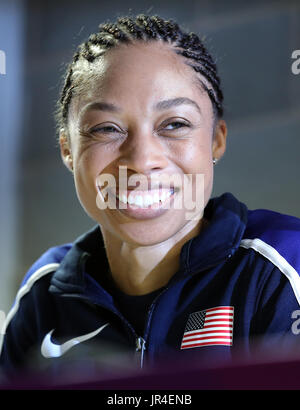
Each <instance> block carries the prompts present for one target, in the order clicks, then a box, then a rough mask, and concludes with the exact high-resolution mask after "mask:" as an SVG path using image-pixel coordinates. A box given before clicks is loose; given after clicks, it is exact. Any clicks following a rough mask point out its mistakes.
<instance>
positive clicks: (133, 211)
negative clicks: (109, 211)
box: [110, 188, 179, 219]
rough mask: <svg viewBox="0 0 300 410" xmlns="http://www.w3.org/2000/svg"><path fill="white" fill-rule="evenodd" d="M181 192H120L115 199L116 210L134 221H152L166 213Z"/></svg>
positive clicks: (163, 190) (175, 190)
mask: <svg viewBox="0 0 300 410" xmlns="http://www.w3.org/2000/svg"><path fill="white" fill-rule="evenodd" d="M178 191H179V190H178V189H176V188H170V189H165V188H163V189H162V188H160V189H153V190H149V191H139V190H137V189H135V190H127V191H121V192H118V193H117V194H116V195H113V194H112V193H110V194H111V195H113V196H114V197H115V201H116V209H117V211H119V212H121V213H122V214H124V215H126V216H127V217H130V218H134V219H151V218H156V217H158V216H160V215H162V214H164V213H166V212H167V211H168V210H169V209H170V208H171V205H172V203H173V201H174V197H175V195H176V193H177V192H178Z"/></svg>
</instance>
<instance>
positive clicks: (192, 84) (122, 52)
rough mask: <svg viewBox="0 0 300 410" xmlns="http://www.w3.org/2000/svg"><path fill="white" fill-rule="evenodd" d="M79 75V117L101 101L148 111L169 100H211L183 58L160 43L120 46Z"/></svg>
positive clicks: (85, 68)
mask: <svg viewBox="0 0 300 410" xmlns="http://www.w3.org/2000/svg"><path fill="white" fill-rule="evenodd" d="M75 76H76V71H75ZM78 76H79V77H80V79H81V84H82V85H83V87H82V92H81V93H80V94H79V96H78V98H77V99H76V100H77V101H75V104H74V106H76V109H75V111H77V114H80V112H81V110H82V109H83V108H84V107H85V106H86V105H87V104H89V103H90V102H92V101H95V100H101V99H103V100H105V101H109V102H111V103H114V104H116V105H123V106H124V105H126V104H127V103H130V104H133V105H134V104H135V103H136V104H138V105H139V106H141V105H142V106H144V109H145V110H147V109H148V108H147V107H148V106H149V107H150V106H153V104H154V103H155V102H157V101H159V100H163V99H168V98H174V97H187V98H193V99H194V98H200V99H201V98H202V99H203V98H204V99H205V100H207V98H208V96H207V95H205V94H206V93H204V92H203V89H202V88H201V86H200V84H201V83H200V82H199V77H198V78H197V75H196V73H195V71H194V70H193V69H192V68H191V67H190V66H189V65H188V64H186V62H185V59H184V57H182V56H179V55H178V54H176V53H175V51H174V49H173V48H172V46H171V45H168V44H166V43H163V42H161V41H152V42H148V43H144V42H135V43H133V44H121V45H119V46H117V47H115V48H113V49H111V50H109V51H108V52H106V53H105V55H103V56H102V57H100V58H99V59H97V60H96V62H95V63H93V64H91V65H88V63H85V65H83V66H82V69H81V70H80V69H79V70H78Z"/></svg>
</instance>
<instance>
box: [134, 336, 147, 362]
mask: <svg viewBox="0 0 300 410" xmlns="http://www.w3.org/2000/svg"><path fill="white" fill-rule="evenodd" d="M145 345H146V341H145V340H144V339H143V338H142V337H138V338H137V339H136V349H135V350H136V352H141V368H142V367H143V364H144V351H145V350H146V347H145Z"/></svg>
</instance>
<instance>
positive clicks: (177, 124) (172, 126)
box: [164, 121, 187, 130]
mask: <svg viewBox="0 0 300 410" xmlns="http://www.w3.org/2000/svg"><path fill="white" fill-rule="evenodd" d="M182 127H187V124H185V123H184V122H180V121H173V122H170V123H169V124H168V125H166V126H165V127H164V129H165V130H178V129H179V128H182Z"/></svg>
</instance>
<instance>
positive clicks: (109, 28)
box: [55, 14, 223, 130]
mask: <svg viewBox="0 0 300 410" xmlns="http://www.w3.org/2000/svg"><path fill="white" fill-rule="evenodd" d="M134 40H140V41H145V42H147V41H151V40H152V41H153V40H154V41H157V40H160V41H163V42H166V43H168V44H169V45H171V46H172V48H173V49H174V51H175V52H176V54H178V55H181V56H182V57H184V58H185V60H186V63H187V64H188V65H189V66H190V67H192V68H193V69H194V70H195V71H196V72H197V73H199V74H201V76H202V77H204V79H205V81H203V80H201V79H200V78H199V81H200V83H201V85H202V87H203V88H204V89H205V91H206V92H207V93H208V96H209V98H210V99H211V102H212V105H213V110H214V114H215V116H217V117H218V118H221V117H222V116H223V92H222V90H221V85H220V78H219V76H218V73H217V67H216V64H215V62H214V60H213V58H212V56H211V55H210V54H209V53H208V51H207V49H206V48H205V46H204V44H203V42H202V41H201V40H200V38H199V37H198V36H197V35H196V34H195V33H192V32H191V33H186V32H184V31H183V30H182V29H181V28H180V27H179V25H178V24H177V23H176V22H174V21H173V20H164V19H162V18H161V17H159V16H147V15H145V14H139V15H138V16H136V18H135V19H134V18H131V17H120V18H118V19H117V21H116V23H102V24H100V25H99V31H98V32H97V33H94V34H91V35H90V36H89V38H88V40H87V41H86V42H84V43H82V44H80V45H79V46H78V49H77V51H76V52H75V54H74V56H73V59H72V62H71V63H70V64H69V66H68V68H67V71H66V75H65V82H64V85H63V87H62V91H61V96H60V99H59V101H58V103H57V109H56V113H55V117H56V121H57V126H58V130H59V129H60V128H66V127H67V120H68V111H69V107H70V104H71V100H72V98H73V96H75V95H76V94H80V92H81V91H83V90H84V80H85V78H86V76H87V75H89V74H88V73H90V72H91V68H92V64H94V63H95V62H96V61H97V59H99V57H101V56H103V55H104V54H105V52H106V51H107V50H109V49H111V48H113V47H116V46H117V45H118V44H120V43H130V42H133V41H134Z"/></svg>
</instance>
